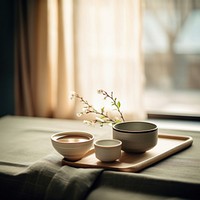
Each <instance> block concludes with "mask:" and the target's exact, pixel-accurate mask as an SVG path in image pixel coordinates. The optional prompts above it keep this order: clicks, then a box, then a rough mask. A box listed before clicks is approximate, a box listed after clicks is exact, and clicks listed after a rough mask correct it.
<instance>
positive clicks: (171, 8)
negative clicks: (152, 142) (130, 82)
mask: <svg viewBox="0 0 200 200" xmlns="http://www.w3.org/2000/svg"><path fill="white" fill-rule="evenodd" d="M143 52H144V60H145V73H146V92H145V105H146V108H147V110H148V112H150V113H151V112H152V113H167V114H178V115H194V116H195V115H197V116H200V1H195V0H189V1H188V0H185V1H182V0H176V1H175V0H173V1H172V0H170V1H165V0H161V1H159V0H152V1H148V0H144V1H143Z"/></svg>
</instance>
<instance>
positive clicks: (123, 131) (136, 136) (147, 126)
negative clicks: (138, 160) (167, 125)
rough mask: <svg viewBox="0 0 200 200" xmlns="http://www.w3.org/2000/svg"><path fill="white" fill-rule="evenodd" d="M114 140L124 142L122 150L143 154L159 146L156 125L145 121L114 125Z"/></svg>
mask: <svg viewBox="0 0 200 200" xmlns="http://www.w3.org/2000/svg"><path fill="white" fill-rule="evenodd" d="M113 138H114V139H118V140H121V141H122V150H123V151H125V152H130V153H143V152H145V151H148V150H150V149H151V148H153V147H154V146H155V145H156V144H157V138H158V128H157V125H156V124H153V123H149V122H144V121H129V122H121V123H117V124H115V125H113Z"/></svg>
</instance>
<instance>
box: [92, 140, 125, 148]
mask: <svg viewBox="0 0 200 200" xmlns="http://www.w3.org/2000/svg"><path fill="white" fill-rule="evenodd" d="M94 145H95V146H97V147H103V148H112V147H118V146H120V145H122V142H121V141H120V140H117V139H99V140H96V141H95V142H94Z"/></svg>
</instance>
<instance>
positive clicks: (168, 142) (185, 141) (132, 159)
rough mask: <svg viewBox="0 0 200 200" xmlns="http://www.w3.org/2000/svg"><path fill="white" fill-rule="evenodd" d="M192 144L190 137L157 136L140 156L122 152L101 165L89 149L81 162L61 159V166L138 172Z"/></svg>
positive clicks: (92, 150)
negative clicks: (152, 143) (152, 144)
mask: <svg viewBox="0 0 200 200" xmlns="http://www.w3.org/2000/svg"><path fill="white" fill-rule="evenodd" d="M192 142H193V139H192V137H190V136H180V135H168V134H159V135H158V143H157V145H156V146H155V147H154V148H153V149H151V150H149V151H147V152H145V153H142V154H132V153H131V154H130V153H125V152H124V151H122V155H121V158H120V159H119V160H116V161H115V162H111V163H103V162H101V161H99V160H98V159H97V158H96V157H95V153H94V149H91V150H90V151H89V152H88V153H87V154H86V155H85V157H84V158H82V159H81V160H79V161H76V162H72V161H67V160H66V159H63V160H62V164H63V165H69V166H73V167H82V168H104V169H111V170H117V171H124V172H138V171H140V170H142V169H144V168H146V167H148V166H150V165H152V164H154V163H156V162H158V161H160V160H162V159H164V158H167V157H168V156H170V155H173V154H175V153H177V152H179V151H181V150H183V149H185V148H187V147H189V146H191V145H192Z"/></svg>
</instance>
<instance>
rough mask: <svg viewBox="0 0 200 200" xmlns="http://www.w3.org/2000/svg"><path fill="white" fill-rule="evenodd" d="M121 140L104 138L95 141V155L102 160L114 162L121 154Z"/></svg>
mask: <svg viewBox="0 0 200 200" xmlns="http://www.w3.org/2000/svg"><path fill="white" fill-rule="evenodd" d="M121 145H122V142H121V141H120V140H115V139H103V140H97V141H95V142H94V148H95V156H96V158H97V159H99V160H100V161H102V162H114V161H115V160H117V159H118V158H120V156H121Z"/></svg>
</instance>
